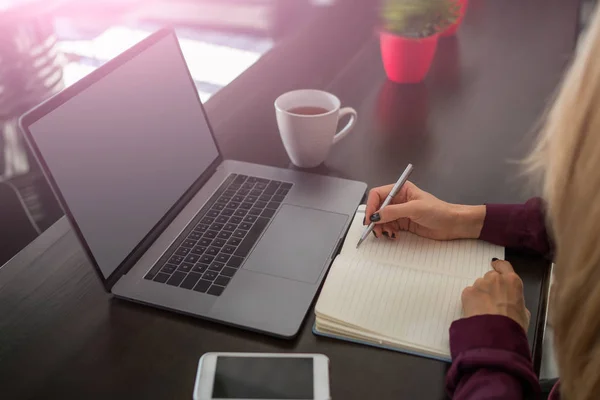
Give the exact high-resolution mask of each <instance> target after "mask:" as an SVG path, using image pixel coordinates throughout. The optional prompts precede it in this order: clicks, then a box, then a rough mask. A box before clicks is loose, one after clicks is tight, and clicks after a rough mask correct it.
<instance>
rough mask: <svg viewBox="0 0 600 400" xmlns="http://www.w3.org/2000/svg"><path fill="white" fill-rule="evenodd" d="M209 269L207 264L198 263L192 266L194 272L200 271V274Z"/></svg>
mask: <svg viewBox="0 0 600 400" xmlns="http://www.w3.org/2000/svg"><path fill="white" fill-rule="evenodd" d="M207 269H208V265H207V264H196V265H194V268H192V272H198V273H199V274H202V273H204V271H206V270H207Z"/></svg>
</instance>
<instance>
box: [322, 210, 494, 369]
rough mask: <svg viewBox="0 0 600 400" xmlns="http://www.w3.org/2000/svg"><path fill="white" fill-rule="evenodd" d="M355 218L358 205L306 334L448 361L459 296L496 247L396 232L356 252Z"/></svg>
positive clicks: (358, 232)
mask: <svg viewBox="0 0 600 400" xmlns="http://www.w3.org/2000/svg"><path fill="white" fill-rule="evenodd" d="M363 218H364V206H361V207H360V208H359V209H358V212H357V214H356V215H355V217H354V221H353V222H352V225H351V227H350V231H349V233H348V236H347V237H346V241H345V244H344V246H343V248H342V251H341V253H340V254H339V255H338V256H337V257H336V259H335V261H334V262H333V265H332V267H331V269H330V271H329V275H328V276H327V279H326V280H325V284H324V285H323V289H322V290H321V294H320V296H319V299H318V301H317V305H316V306H315V314H316V323H315V326H314V328H313V332H314V333H315V334H317V335H324V336H330V337H335V338H338V339H342V340H351V341H356V342H360V343H364V344H370V345H374V346H379V347H385V348H390V349H393V350H398V351H403V352H407V353H412V354H419V355H423V356H426V357H431V358H437V359H442V360H450V348H449V344H448V328H449V327H450V324H451V323H452V321H454V320H456V319H458V318H460V317H461V302H460V295H461V292H462V290H463V289H464V288H465V287H467V286H469V285H471V284H473V282H474V281H475V279H477V278H479V277H481V276H483V275H484V274H485V273H486V272H487V271H488V270H490V269H491V266H490V262H491V259H492V257H497V258H500V259H503V258H504V248H503V247H499V246H494V245H491V244H488V243H485V242H482V241H478V240H455V241H435V240H430V239H425V238H422V237H419V236H416V235H414V234H412V233H408V232H401V233H400V237H399V238H398V239H396V240H395V241H392V240H387V239H376V238H375V237H373V236H372V235H371V236H370V237H369V238H367V239H365V241H364V242H363V244H362V245H361V246H360V248H359V249H358V250H357V249H356V243H357V242H358V239H359V238H360V235H361V233H362V231H363V229H364V226H363V224H362V221H363Z"/></svg>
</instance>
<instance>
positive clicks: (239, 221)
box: [144, 174, 292, 296]
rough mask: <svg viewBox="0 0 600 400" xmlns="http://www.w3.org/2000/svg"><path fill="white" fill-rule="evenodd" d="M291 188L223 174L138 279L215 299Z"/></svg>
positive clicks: (265, 181) (283, 184)
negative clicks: (196, 212) (214, 187)
mask: <svg viewBox="0 0 600 400" xmlns="http://www.w3.org/2000/svg"><path fill="white" fill-rule="evenodd" d="M291 188H292V184H291V183H288V182H279V181H273V180H269V179H264V178H258V177H255V176H246V175H239V174H231V175H229V176H228V177H227V179H226V180H225V182H223V184H222V185H221V186H220V187H219V189H218V190H217V191H216V192H215V194H214V195H213V196H212V197H211V199H210V200H209V201H208V202H207V203H206V204H205V205H204V207H202V209H201V210H200V212H198V214H196V216H195V217H194V219H193V220H192V222H190V224H189V225H188V226H187V227H186V228H185V229H184V231H183V233H182V234H181V235H180V236H179V237H178V238H177V239H176V240H175V242H174V243H173V244H172V245H171V247H170V248H169V249H168V250H167V251H166V252H165V253H164V254H163V256H162V257H161V258H160V260H159V261H158V262H157V263H156V264H155V265H154V266H153V267H152V269H151V270H150V271H149V272H148V273H147V274H146V276H144V279H149V280H153V281H154V282H159V283H165V284H167V285H172V286H179V287H180V288H183V289H187V290H195V291H197V292H201V293H208V294H211V295H213V296H219V295H220V294H221V293H223V290H225V287H226V286H227V284H228V283H229V282H230V281H231V278H233V276H234V275H235V273H236V272H237V270H238V269H239V268H240V266H241V265H242V264H243V263H244V260H245V258H246V256H248V253H250V250H252V248H253V247H254V244H255V243H256V241H257V240H258V238H259V237H260V235H261V234H262V231H263V230H264V229H265V228H266V227H267V225H268V224H269V221H270V220H271V219H272V218H273V216H274V215H275V213H276V212H277V210H278V209H279V207H280V206H281V203H282V202H283V200H284V199H285V197H286V196H287V194H288V192H289V191H290V189H291Z"/></svg>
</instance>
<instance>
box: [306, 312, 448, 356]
mask: <svg viewBox="0 0 600 400" xmlns="http://www.w3.org/2000/svg"><path fill="white" fill-rule="evenodd" d="M312 332H313V334H314V335H316V336H323V337H328V338H331V339H338V340H343V341H344V342H352V343H356V344H362V345H365V346H371V347H378V348H380V349H385V350H392V351H396V352H400V353H406V354H410V355H413V356H418V357H425V358H431V359H432V360H437V361H444V362H447V363H451V362H452V360H451V359H450V358H445V357H436V356H432V355H430V354H426V353H419V352H418V351H413V350H405V349H398V348H396V347H390V346H386V345H383V344H375V343H371V342H367V341H362V340H357V339H351V338H347V337H344V336H338V335H334V334H331V333H323V332H319V331H318V330H317V322H316V321H315V323H314V325H313V327H312Z"/></svg>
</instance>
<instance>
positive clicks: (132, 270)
mask: <svg viewBox="0 0 600 400" xmlns="http://www.w3.org/2000/svg"><path fill="white" fill-rule="evenodd" d="M273 118H274V115H273ZM20 124H21V127H22V129H23V132H24V133H25V136H26V138H27V140H28V141H29V142H30V145H31V147H32V149H33V151H34V153H35V155H36V157H37V158H38V160H39V162H40V165H41V166H42V169H43V170H44V173H45V174H46V177H47V178H48V180H49V182H50V184H51V186H52V188H53V190H54V192H55V194H56V196H57V198H58V199H59V201H60V203H61V205H62V207H63V209H64V211H65V214H66V215H67V217H68V219H69V221H70V223H71V225H72V227H73V229H74V231H75V232H76V234H77V236H78V238H79V241H80V242H81V244H82V246H83V248H84V249H85V251H86V253H87V256H88V258H89V260H90V262H91V264H92V265H93V267H94V269H95V270H96V272H97V274H98V277H99V278H100V280H101V281H102V283H103V285H104V287H105V289H106V290H107V291H109V292H111V293H113V294H114V295H115V296H116V297H119V298H123V299H127V300H131V301H134V302H138V303H143V304H146V305H151V306H155V307H159V308H163V309H168V310H172V311H175V312H179V313H183V314H189V315H192V316H197V317H201V318H205V319H209V320H214V321H219V322H222V323H225V324H230V325H234V326H237V327H242V328H246V329H250V330H255V331H260V332H265V333H268V334H271V335H275V336H280V337H285V338H290V337H293V336H295V335H296V334H297V332H298V330H299V328H300V326H301V324H302V321H303V319H304V317H305V315H306V314H307V311H308V309H309V308H310V306H311V303H312V301H313V298H314V296H315V294H316V292H317V290H318V288H319V286H320V284H321V282H322V280H323V278H324V276H325V274H326V273H327V269H328V267H329V265H330V263H331V261H332V259H333V258H334V257H335V255H336V252H337V250H338V248H339V247H340V245H341V243H342V241H343V238H344V235H345V233H346V232H347V230H348V228H349V224H350V222H351V220H352V216H353V215H354V213H355V211H356V209H357V207H358V205H359V203H360V202H361V200H362V198H363V196H364V194H365V191H366V184H365V183H361V182H355V181H350V180H345V179H339V178H333V177H326V176H320V175H314V174H308V173H304V172H300V171H295V170H287V169H279V168H275V167H269V166H264V165H256V164H250V163H246V162H239V161H233V160H224V159H223V156H222V154H221V152H220V150H219V146H218V144H217V142H216V141H215V139H214V136H213V132H212V130H211V127H210V124H209V122H208V120H207V118H206V114H205V112H204V109H203V106H202V104H201V101H200V99H199V97H198V93H197V90H196V87H195V84H194V81H193V80H192V77H191V75H190V72H189V70H188V68H187V66H186V63H185V60H184V58H183V55H182V52H181V49H180V47H179V44H178V41H177V37H176V35H175V33H174V31H172V30H169V29H166V30H161V31H159V32H157V33H155V34H153V35H151V36H150V37H148V38H147V39H145V40H143V41H142V42H140V43H138V44H137V45H135V46H134V47H132V48H131V49H129V50H127V51H125V52H124V53H123V54H121V55H119V56H118V57H116V58H115V59H113V60H111V61H109V62H108V63H106V64H105V65H103V66H102V67H100V68H99V69H97V70H96V71H94V72H92V73H91V74H89V75H88V76H86V77H84V78H83V79H81V80H80V81H78V82H77V83H75V84H74V85H72V86H70V87H68V88H66V89H65V90H63V91H62V92H61V93H59V94H57V95H55V96H54V97H52V98H51V99H49V100H47V101H45V102H44V103H42V104H40V105H39V106H37V107H36V108H34V109H33V110H31V111H29V112H28V113H27V114H25V115H24V116H22V117H21V120H20ZM240 134H244V133H243V132H240Z"/></svg>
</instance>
